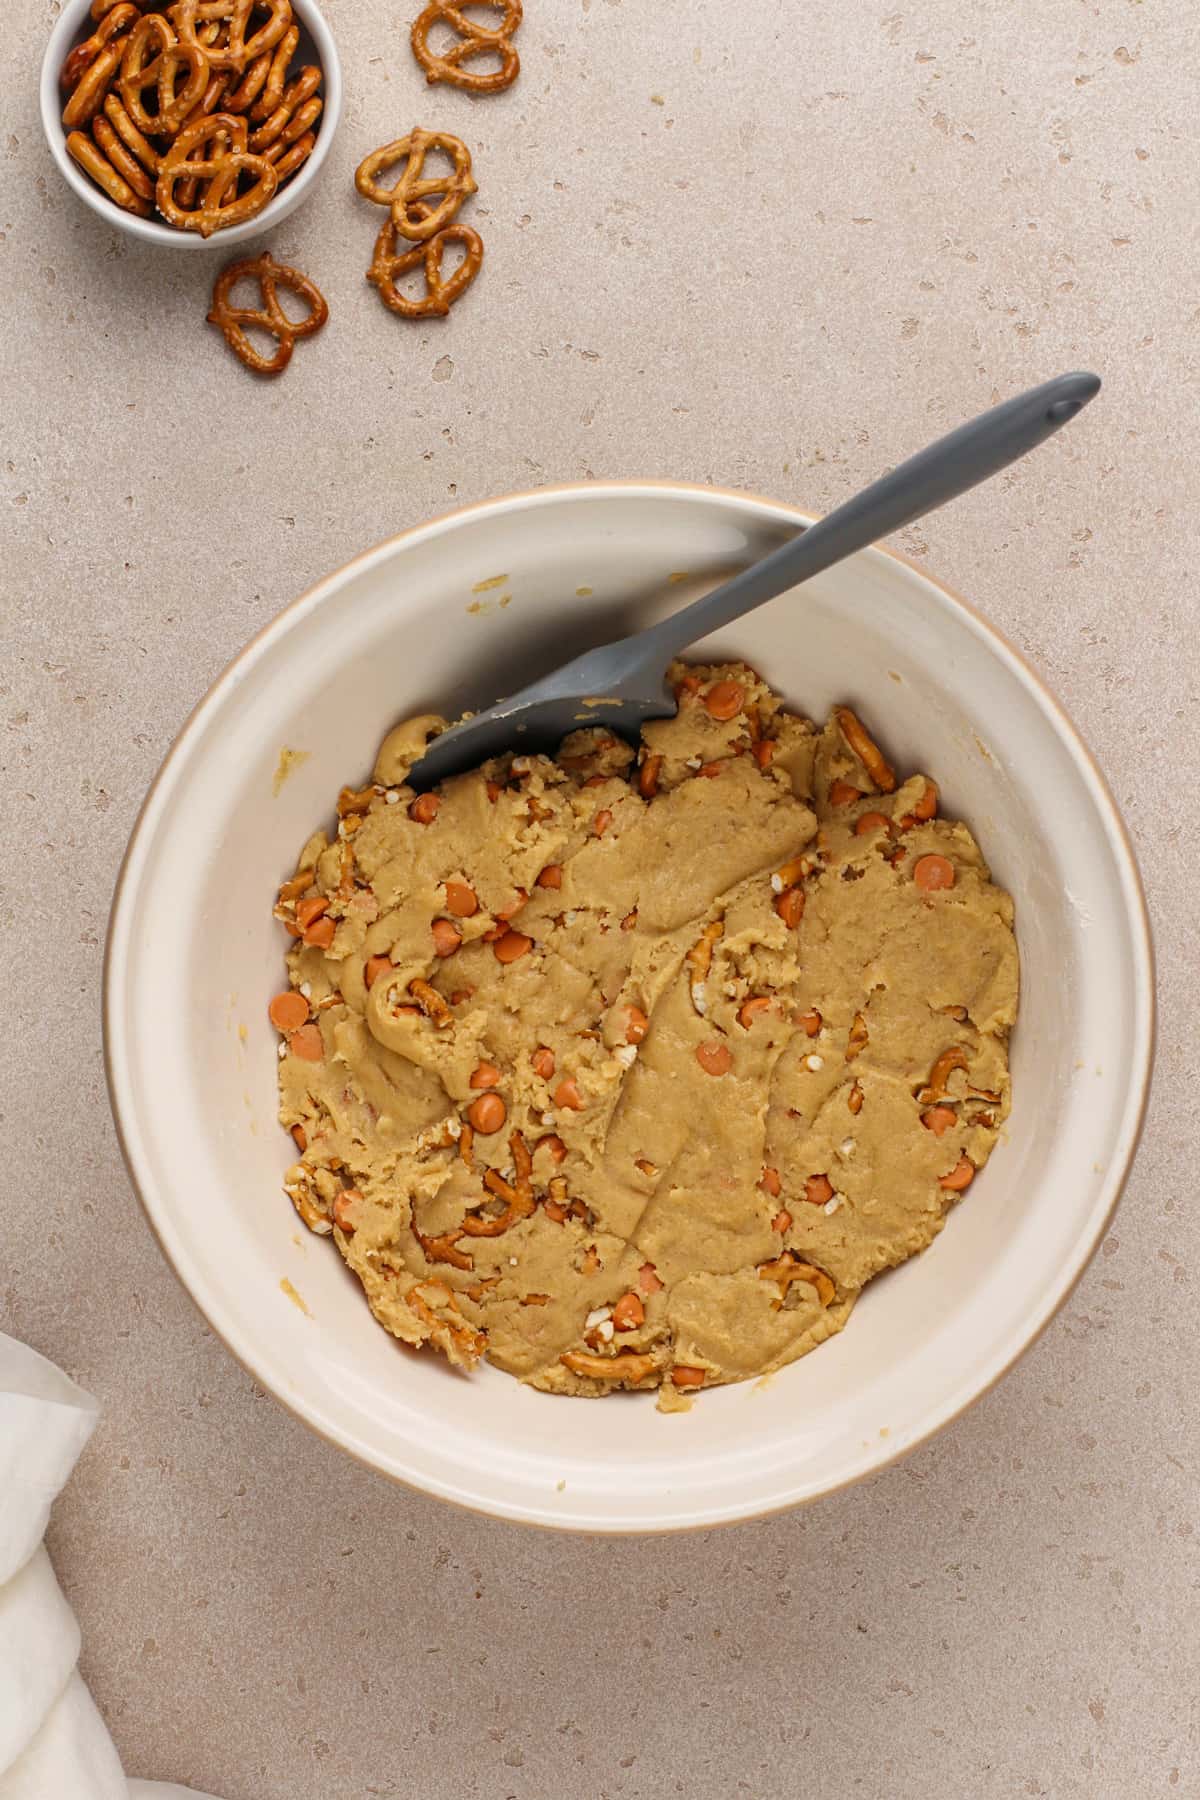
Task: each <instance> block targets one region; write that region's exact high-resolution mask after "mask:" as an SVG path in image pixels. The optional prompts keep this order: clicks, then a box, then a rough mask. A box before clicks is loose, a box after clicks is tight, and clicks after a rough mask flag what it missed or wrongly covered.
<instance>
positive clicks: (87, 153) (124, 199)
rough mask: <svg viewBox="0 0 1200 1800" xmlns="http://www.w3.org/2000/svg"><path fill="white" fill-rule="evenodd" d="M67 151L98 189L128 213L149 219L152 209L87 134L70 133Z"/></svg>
mask: <svg viewBox="0 0 1200 1800" xmlns="http://www.w3.org/2000/svg"><path fill="white" fill-rule="evenodd" d="M67 149H68V150H69V151H70V153H71V155H72V156H73V157H74V158H75V161H76V162H77V163H78V164H79V166H80V168H81V169H83V170H85V171H86V173H87V174H89V175H90V176H91V178H92V180H93V181H94V182H95V183H96V185H97V186H98V187H101V188H103V189H104V192H105V193H106V194H107V195H108V197H109V199H110V200H114V201H115V202H116V204H117V205H118V206H120V207H123V208H124V210H125V211H126V212H131V213H137V214H138V216H139V217H140V218H143V219H145V218H148V217H149V215H150V207H149V206H148V205H147V203H146V201H145V200H142V199H140V198H139V196H138V195H137V194H135V193H134V191H133V189H132V188H131V187H130V185H129V183H128V182H127V181H126V180H125V179H124V177H123V176H121V175H118V173H117V171H116V170H115V169H114V168H113V166H112V164H111V163H110V162H109V160H108V158H107V157H106V156H105V155H104V153H103V151H102V150H100V149H99V148H98V146H97V145H96V144H94V143H93V142H92V140H91V138H90V137H88V136H87V134H86V133H85V132H82V131H71V132H68V134H67Z"/></svg>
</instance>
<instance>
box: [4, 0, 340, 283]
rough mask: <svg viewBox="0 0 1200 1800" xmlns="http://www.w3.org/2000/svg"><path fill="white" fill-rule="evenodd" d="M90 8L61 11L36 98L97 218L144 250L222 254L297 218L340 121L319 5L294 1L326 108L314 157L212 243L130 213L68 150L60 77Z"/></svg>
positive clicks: (65, 173)
mask: <svg viewBox="0 0 1200 1800" xmlns="http://www.w3.org/2000/svg"><path fill="white" fill-rule="evenodd" d="M89 4H90V0H63V8H62V11H61V12H60V13H59V15H58V18H57V19H56V20H55V22H54V25H53V26H52V28H51V31H50V35H49V37H48V38H47V40H46V48H45V51H44V53H43V56H42V67H41V73H40V76H39V86H38V98H39V108H40V112H41V119H42V134H43V136H44V137H45V139H46V143H47V145H48V147H49V150H50V154H51V156H52V157H53V159H54V163H55V166H56V167H57V169H58V172H59V174H60V175H61V176H62V177H63V179H64V180H65V181H66V183H67V186H68V187H70V188H71V189H73V191H74V192H75V193H76V194H78V196H79V198H80V199H81V200H83V201H84V203H85V204H86V205H87V206H89V207H90V208H91V210H92V211H93V212H94V213H95V214H96V216H97V218H100V219H103V220H104V221H105V222H106V223H107V224H109V225H113V226H116V227H117V229H118V230H121V231H125V232H127V233H128V234H129V235H130V236H131V237H134V238H137V239H138V240H139V241H140V242H141V243H143V244H158V245H160V246H161V247H162V248H164V249H169V250H213V249H217V250H219V249H222V248H223V247H226V246H228V245H230V244H244V243H245V242H246V241H247V240H248V239H249V238H253V237H256V236H257V235H258V234H259V233H260V232H264V231H270V230H271V229H272V228H273V227H274V226H275V225H278V224H281V223H282V221H283V220H284V219H286V218H287V217H288V216H289V215H290V214H291V213H292V212H294V211H295V209H296V207H298V206H299V205H300V203H301V201H302V200H304V199H305V198H306V196H307V195H308V194H309V193H310V192H311V190H312V186H313V183H314V182H315V181H316V180H317V177H318V176H319V174H320V172H321V169H322V167H323V165H324V163H325V160H326V158H327V156H328V155H329V151H330V147H331V145H332V143H333V140H334V138H335V136H336V135H337V129H338V126H339V124H340V123H341V117H342V65H341V59H340V58H339V56H338V51H337V44H336V42H335V40H334V36H333V32H332V31H331V29H330V27H329V22H328V20H327V19H326V17H325V15H324V13H323V12H322V11H321V8H320V6H319V5H318V3H317V0H292V6H293V8H294V9H295V12H296V14H297V16H298V18H299V20H300V23H301V24H302V25H303V26H304V28H305V30H307V31H308V33H309V35H310V36H311V37H312V39H313V43H314V46H315V49H316V52H317V57H318V59H319V61H320V64H321V72H322V74H323V76H324V96H323V98H324V102H325V105H324V109H323V111H322V113H321V120H320V129H319V130H318V132H317V141H316V144H315V145H314V147H313V152H312V155H311V156H310V157H309V158H308V160H307V162H306V163H304V165H303V166H302V167H301V169H300V170H299V172H298V173H297V175H296V176H295V178H294V179H293V180H291V181H289V182H288V183H287V185H286V187H283V188H281V189H280V190H279V191H278V192H277V193H275V194H274V195H273V196H272V197H271V199H270V200H268V202H267V204H266V205H265V206H264V207H263V209H262V211H261V212H260V213H256V214H255V215H254V217H253V218H252V219H244V220H243V221H242V223H241V224H240V225H231V226H229V227H228V229H226V230H225V231H214V232H213V234H212V236H211V237H208V238H204V237H201V236H200V234H199V232H198V231H177V230H176V229H175V227H174V226H173V225H167V224H165V223H164V222H163V220H161V219H160V218H158V217H157V216H154V217H152V218H149V219H143V218H140V217H139V216H138V214H137V213H131V212H126V211H125V209H124V208H123V207H120V206H118V205H117V204H116V202H115V201H113V200H110V199H109V197H108V195H107V194H105V193H104V192H103V191H102V190H101V189H100V188H98V187H97V186H96V184H95V182H94V181H92V180H90V179H89V177H88V176H86V175H85V174H84V172H83V170H82V169H81V168H80V167H79V165H78V163H77V162H76V161H75V159H74V157H73V156H71V154H70V153H69V151H68V150H67V133H66V131H65V130H64V128H63V123H62V99H61V90H60V88H59V85H58V77H59V72H60V70H61V68H62V65H63V62H64V60H65V57H66V55H67V52H68V49H69V47H70V45H71V44H72V43H73V42H74V40H75V38H76V36H77V35H78V33H79V30H80V27H81V26H82V25H83V23H84V21H85V20H86V18H87V14H88V7H89Z"/></svg>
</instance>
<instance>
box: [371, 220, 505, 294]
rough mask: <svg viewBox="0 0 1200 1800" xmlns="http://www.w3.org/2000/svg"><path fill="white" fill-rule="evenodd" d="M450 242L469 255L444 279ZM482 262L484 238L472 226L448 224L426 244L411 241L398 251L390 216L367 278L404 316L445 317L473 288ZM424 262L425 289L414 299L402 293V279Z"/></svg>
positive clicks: (381, 231) (385, 222) (378, 238)
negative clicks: (444, 265) (443, 260)
mask: <svg viewBox="0 0 1200 1800" xmlns="http://www.w3.org/2000/svg"><path fill="white" fill-rule="evenodd" d="M450 243H459V244H462V245H463V246H464V247H465V250H466V255H465V256H464V257H463V260H462V261H461V262H460V263H459V265H458V267H457V269H455V270H454V272H453V273H452V274H451V275H448V276H447V277H446V279H445V280H443V279H442V257H443V255H444V253H445V249H446V245H447V244H450ZM482 263H483V240H482V238H481V237H480V236H479V233H478V232H476V231H472V230H471V227H470V226H469V225H446V226H444V227H443V228H442V230H441V231H439V232H438V233H437V234H436V235H435V236H434V237H431V238H426V240H425V242H424V243H421V244H410V245H409V246H408V247H407V249H405V250H403V251H399V252H397V249H396V223H395V220H394V219H392V218H390V217H389V218H386V219H385V220H384V222H383V226H382V229H381V230H380V233H379V236H378V237H377V238H376V240H375V254H374V257H373V258H372V260H371V266H370V268H369V269H368V270H367V280H368V281H369V282H371V284H372V285H373V286H374V287H376V288H377V289H378V290H379V298H380V299H381V300H382V301H383V303H384V305H385V306H387V307H389V308H390V309H391V311H392V312H394V313H399V314H400V316H401V318H404V319H430V318H436V319H444V318H445V316H446V314H447V313H448V312H449V311H450V308H451V307H452V306H453V305H454V302H455V301H456V300H457V299H459V297H460V296H461V295H462V294H464V293H465V292H466V290H467V289H468V288H469V287H470V285H471V283H472V282H473V281H474V279H475V277H476V276H477V275H478V273H479V270H480V267H481V265H482ZM422 264H424V267H425V287H426V292H425V294H424V295H422V296H420V297H419V298H417V299H415V300H414V299H410V298H409V296H408V295H407V294H405V293H402V292H401V290H400V287H399V285H398V283H399V280H400V279H401V278H402V277H403V276H405V275H407V274H409V273H410V272H411V270H413V269H418V268H420V267H421V265H422Z"/></svg>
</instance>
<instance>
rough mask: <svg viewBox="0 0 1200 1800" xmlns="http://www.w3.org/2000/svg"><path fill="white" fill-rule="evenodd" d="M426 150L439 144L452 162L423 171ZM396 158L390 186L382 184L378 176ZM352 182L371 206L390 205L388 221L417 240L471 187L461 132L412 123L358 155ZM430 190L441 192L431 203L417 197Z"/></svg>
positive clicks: (444, 221) (442, 222) (436, 227)
mask: <svg viewBox="0 0 1200 1800" xmlns="http://www.w3.org/2000/svg"><path fill="white" fill-rule="evenodd" d="M432 150H440V151H441V152H442V153H443V154H444V155H445V156H448V157H449V158H450V161H451V163H452V165H453V167H452V170H451V172H450V174H449V175H423V174H422V170H423V169H424V167H425V158H426V157H427V156H428V155H429V153H430V151H432ZM399 162H402V163H403V164H404V169H403V171H402V173H401V175H400V179H399V180H398V181H397V182H396V183H395V185H394V186H393V187H390V188H389V187H385V186H384V185H383V183H382V182H381V181H380V179H379V177H380V176H381V175H382V174H383V172H384V170H385V169H390V168H391V167H392V166H393V165H394V164H396V163H399ZM354 185H355V187H356V188H357V189H358V191H359V193H360V194H362V196H363V197H364V199H367V200H373V201H374V202H375V204H376V206H390V207H391V209H392V223H393V224H394V225H395V227H396V230H397V231H398V232H399V233H400V235H401V237H405V238H408V239H410V240H411V241H412V242H414V243H422V242H423V241H424V240H425V239H426V238H431V237H434V236H435V235H436V234H437V232H439V231H441V230H442V228H443V227H444V226H446V225H448V224H449V223H450V221H451V219H453V217H454V215H455V214H456V213H457V211H458V209H459V207H460V206H461V205H462V203H463V201H464V200H466V199H467V198H468V196H469V195H471V194H473V193H474V192H475V188H476V183H475V179H474V176H473V175H472V174H471V152H470V151H469V150H468V149H467V146H466V145H465V144H464V143H463V141H462V139H461V138H456V137H452V136H451V135H450V133H449V132H448V131H424V130H422V128H421V127H420V126H419V125H417V126H414V127H413V129H412V130H411V131H410V132H409V133H408V135H407V137H402V138H397V139H396V141H395V142H394V143H391V144H384V145H383V146H382V148H381V149H379V150H372V152H371V154H370V156H367V157H364V158H363V160H362V162H361V163H359V165H358V168H357V169H356V171H355V174H354ZM434 195H441V196H442V198H441V199H440V200H439V201H438V202H437V204H436V205H434V206H426V205H424V204H421V203H422V202H424V201H426V200H429V199H431V198H432V197H433V196H434Z"/></svg>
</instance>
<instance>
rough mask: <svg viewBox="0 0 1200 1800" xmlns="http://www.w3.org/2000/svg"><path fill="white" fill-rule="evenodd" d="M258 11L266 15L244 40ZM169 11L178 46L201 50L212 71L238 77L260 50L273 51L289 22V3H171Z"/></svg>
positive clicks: (276, 0) (183, 0)
mask: <svg viewBox="0 0 1200 1800" xmlns="http://www.w3.org/2000/svg"><path fill="white" fill-rule="evenodd" d="M258 10H262V11H265V12H266V13H267V15H268V16H267V18H266V19H265V20H264V21H263V23H262V24H261V25H259V26H258V27H257V28H256V29H254V30H252V31H251V34H250V36H249V37H247V36H246V31H247V28H248V27H249V26H250V24H251V18H252V15H253V14H254V13H255V12H256V11H258ZM169 11H170V17H171V22H172V23H173V25H174V26H175V29H176V31H177V32H178V33H179V40H180V42H181V43H183V44H193V45H195V46H196V47H197V48H198V49H202V50H203V51H204V53H205V55H206V56H207V57H208V60H209V62H210V63H211V65H212V67H213V68H214V69H234V70H236V71H237V72H238V73H239V74H240V73H241V71H242V70H243V69H244V68H245V67H246V64H247V63H250V62H253V61H254V59H255V57H257V56H261V54H262V52H263V51H264V50H272V49H274V47H275V45H276V44H277V43H278V42H279V40H280V38H281V37H283V35H284V33H285V32H286V31H287V29H288V27H289V25H290V24H291V23H292V5H291V0H175V4H174V5H173V6H172V7H171V8H170V9H169ZM213 26H215V27H216V31H215V33H213V35H212V36H209V31H208V28H210V27H213ZM202 34H203V35H202Z"/></svg>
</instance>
